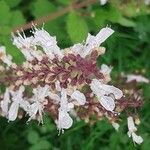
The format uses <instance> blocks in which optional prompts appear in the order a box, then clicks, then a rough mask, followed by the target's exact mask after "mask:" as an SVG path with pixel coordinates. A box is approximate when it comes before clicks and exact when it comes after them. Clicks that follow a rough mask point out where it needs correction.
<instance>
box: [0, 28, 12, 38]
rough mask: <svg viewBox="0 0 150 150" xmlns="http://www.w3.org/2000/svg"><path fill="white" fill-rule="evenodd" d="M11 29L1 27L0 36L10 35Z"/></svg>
mask: <svg viewBox="0 0 150 150" xmlns="http://www.w3.org/2000/svg"><path fill="white" fill-rule="evenodd" d="M10 32H11V28H10V27H9V26H0V36H3V35H9V34H10Z"/></svg>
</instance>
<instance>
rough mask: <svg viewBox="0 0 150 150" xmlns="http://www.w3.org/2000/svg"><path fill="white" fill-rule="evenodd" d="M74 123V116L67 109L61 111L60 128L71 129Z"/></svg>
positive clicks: (59, 117)
mask: <svg viewBox="0 0 150 150" xmlns="http://www.w3.org/2000/svg"><path fill="white" fill-rule="evenodd" d="M72 124H73V120H72V118H71V117H70V116H69V114H68V113H67V112H65V111H61V110H60V111H59V116H58V125H57V126H58V129H69V128H70V127H71V126H72Z"/></svg>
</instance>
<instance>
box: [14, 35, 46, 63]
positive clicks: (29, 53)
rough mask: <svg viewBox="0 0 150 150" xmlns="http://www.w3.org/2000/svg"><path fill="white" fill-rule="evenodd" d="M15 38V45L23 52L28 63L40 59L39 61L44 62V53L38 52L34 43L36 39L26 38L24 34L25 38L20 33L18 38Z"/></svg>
mask: <svg viewBox="0 0 150 150" xmlns="http://www.w3.org/2000/svg"><path fill="white" fill-rule="evenodd" d="M12 36H13V44H14V45H16V46H17V47H18V48H19V49H20V50H21V52H22V54H23V55H24V56H25V58H26V59H27V60H28V61H32V60H33V59H34V58H36V59H38V60H39V61H41V60H42V56H43V54H42V52H41V51H39V50H37V48H36V46H35V43H34V37H33V36H30V37H26V36H25V34H24V33H23V36H22V35H21V34H20V33H19V32H18V36H15V35H14V34H12Z"/></svg>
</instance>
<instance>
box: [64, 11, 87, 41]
mask: <svg viewBox="0 0 150 150" xmlns="http://www.w3.org/2000/svg"><path fill="white" fill-rule="evenodd" d="M67 32H68V34H69V36H70V38H71V40H72V42H73V43H78V42H82V41H83V40H85V38H86V37H87V34H88V26H87V23H86V21H85V20H84V19H83V18H82V17H81V16H79V15H78V14H77V13H76V12H71V13H70V14H69V15H68V18H67Z"/></svg>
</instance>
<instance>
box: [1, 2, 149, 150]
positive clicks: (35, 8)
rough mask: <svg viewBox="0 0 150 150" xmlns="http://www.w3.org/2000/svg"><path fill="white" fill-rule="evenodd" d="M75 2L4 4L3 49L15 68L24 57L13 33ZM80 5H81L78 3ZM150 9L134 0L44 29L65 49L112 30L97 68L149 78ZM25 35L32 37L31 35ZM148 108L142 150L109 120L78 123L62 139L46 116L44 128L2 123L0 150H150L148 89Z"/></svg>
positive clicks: (61, 19)
mask: <svg viewBox="0 0 150 150" xmlns="http://www.w3.org/2000/svg"><path fill="white" fill-rule="evenodd" d="M72 2H73V0H72V1H71V0H28V1H25V0H0V44H1V45H5V46H6V47H7V52H8V53H10V54H11V55H12V56H13V58H14V60H15V61H16V62H17V63H21V62H22V61H23V56H22V54H21V53H20V52H19V51H18V50H17V48H16V47H15V46H13V45H12V41H11V31H12V29H13V28H14V27H16V26H18V25H22V24H24V23H26V22H28V21H31V20H33V19H36V18H39V17H41V16H45V15H48V14H50V13H52V12H57V11H59V10H60V9H61V8H63V7H68V6H70V4H71V3H72ZM79 2H81V0H79ZM149 12H150V6H146V5H145V4H144V2H143V1H142V0H141V1H136V0H110V2H109V3H107V4H106V5H104V6H100V4H99V2H98V0H97V3H95V4H93V5H90V6H88V7H85V8H82V9H79V10H77V11H76V10H73V9H72V11H70V12H69V13H67V14H65V15H63V16H61V17H58V18H56V19H54V20H51V21H49V22H46V23H45V25H44V26H45V29H46V30H47V31H48V32H49V33H50V34H51V35H56V36H57V39H58V44H59V45H60V46H61V47H62V48H64V47H68V46H70V45H72V44H73V43H78V42H82V41H84V40H85V38H86V36H87V34H88V32H90V33H92V34H96V33H97V32H98V31H99V29H100V28H102V27H105V26H107V25H108V26H111V27H112V28H113V29H114V30H115V33H114V34H113V36H111V37H110V38H109V39H108V40H107V41H106V42H105V43H104V44H103V46H105V47H106V48H107V52H106V54H105V55H104V56H102V57H101V58H99V59H98V65H100V64H101V63H106V64H108V65H112V66H114V70H113V76H114V77H115V75H117V74H118V73H121V72H122V71H124V72H128V73H133V72H138V71H139V72H140V71H141V70H146V73H145V76H147V77H150V61H149V58H150V15H149ZM26 34H27V35H29V34H30V33H29V32H28V31H27V32H26ZM143 89H144V97H145V104H144V107H143V109H142V110H139V111H140V116H141V122H142V123H141V125H140V126H139V133H141V135H142V136H143V138H144V143H143V144H142V145H141V146H134V144H133V143H132V141H131V140H129V138H128V137H127V135H126V132H127V128H126V123H125V121H124V122H122V126H121V128H120V130H119V132H115V130H114V129H113V127H112V126H111V125H109V124H108V123H107V120H104V121H98V122H97V123H96V124H95V125H92V126H90V125H87V124H85V123H84V122H76V123H75V124H74V126H73V127H72V128H71V129H69V130H67V131H65V133H64V134H62V135H60V136H58V131H57V129H56V127H55V125H54V122H53V121H52V120H50V118H49V117H47V115H46V116H45V124H44V125H43V126H38V125H37V122H34V121H32V122H30V123H29V124H28V125H27V124H26V119H21V120H19V119H18V120H17V121H15V122H9V123H7V120H6V119H4V118H0V122H1V123H0V149H2V150H10V149H11V150H17V149H18V150H20V149H22V150H27V149H29V150H44V149H46V150H50V149H52V150H122V149H123V150H134V149H140V150H149V149H150V148H149V147H150V135H149V133H150V119H149V118H150V110H149V108H150V102H149V100H150V86H149V85H146V86H143Z"/></svg>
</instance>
